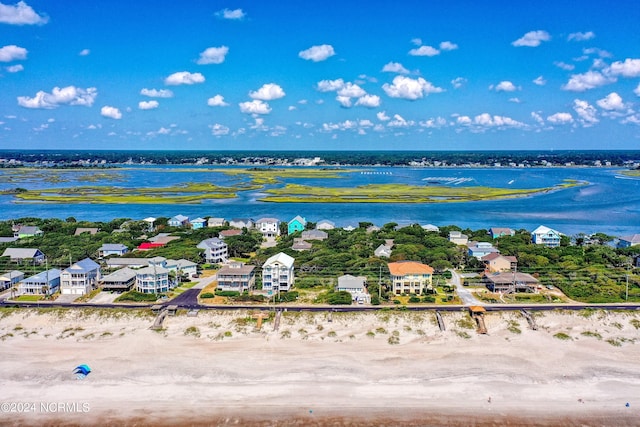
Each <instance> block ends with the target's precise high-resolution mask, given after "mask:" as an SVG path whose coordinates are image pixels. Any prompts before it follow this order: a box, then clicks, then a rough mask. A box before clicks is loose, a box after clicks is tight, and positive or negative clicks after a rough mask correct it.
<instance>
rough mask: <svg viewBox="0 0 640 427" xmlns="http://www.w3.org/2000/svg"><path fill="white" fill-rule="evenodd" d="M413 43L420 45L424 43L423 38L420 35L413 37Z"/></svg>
mask: <svg viewBox="0 0 640 427" xmlns="http://www.w3.org/2000/svg"><path fill="white" fill-rule="evenodd" d="M411 44H414V45H416V46H420V45H421V44H422V39H420V38H418V37H416V38H413V39H411Z"/></svg>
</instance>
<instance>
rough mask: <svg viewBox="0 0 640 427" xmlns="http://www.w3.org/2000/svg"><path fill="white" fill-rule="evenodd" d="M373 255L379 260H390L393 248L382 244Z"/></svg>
mask: <svg viewBox="0 0 640 427" xmlns="http://www.w3.org/2000/svg"><path fill="white" fill-rule="evenodd" d="M373 254H374V255H375V256H377V257H379V258H383V257H384V258H389V257H390V256H391V246H387V245H386V244H382V245H380V246H378V247H377V248H376V250H375V251H373Z"/></svg>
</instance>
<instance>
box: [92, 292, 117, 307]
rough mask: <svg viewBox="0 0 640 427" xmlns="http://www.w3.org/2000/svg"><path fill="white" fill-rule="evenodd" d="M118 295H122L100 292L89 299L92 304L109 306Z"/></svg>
mask: <svg viewBox="0 0 640 427" xmlns="http://www.w3.org/2000/svg"><path fill="white" fill-rule="evenodd" d="M120 295H122V294H119V293H117V292H113V293H111V292H105V291H102V292H100V293H99V294H98V295H96V296H95V297H93V298H92V299H91V303H93V304H111V303H113V302H114V301H115V299H116V298H118V297H119V296H120Z"/></svg>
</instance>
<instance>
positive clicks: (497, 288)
mask: <svg viewBox="0 0 640 427" xmlns="http://www.w3.org/2000/svg"><path fill="white" fill-rule="evenodd" d="M482 282H483V283H484V284H485V285H486V287H487V289H489V290H490V291H491V292H500V293H513V292H535V291H536V289H537V288H538V285H539V284H540V282H538V279H536V278H535V277H533V276H532V275H530V274H527V273H516V272H503V273H490V274H485V275H484V277H483V279H482Z"/></svg>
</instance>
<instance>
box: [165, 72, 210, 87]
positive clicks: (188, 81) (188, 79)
mask: <svg viewBox="0 0 640 427" xmlns="http://www.w3.org/2000/svg"><path fill="white" fill-rule="evenodd" d="M203 82H204V76H203V75H202V74H200V73H190V72H188V71H178V72H177V73H173V74H171V75H170V76H169V77H167V78H166V79H164V84H166V85H169V86H178V85H192V84H196V83H203Z"/></svg>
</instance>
